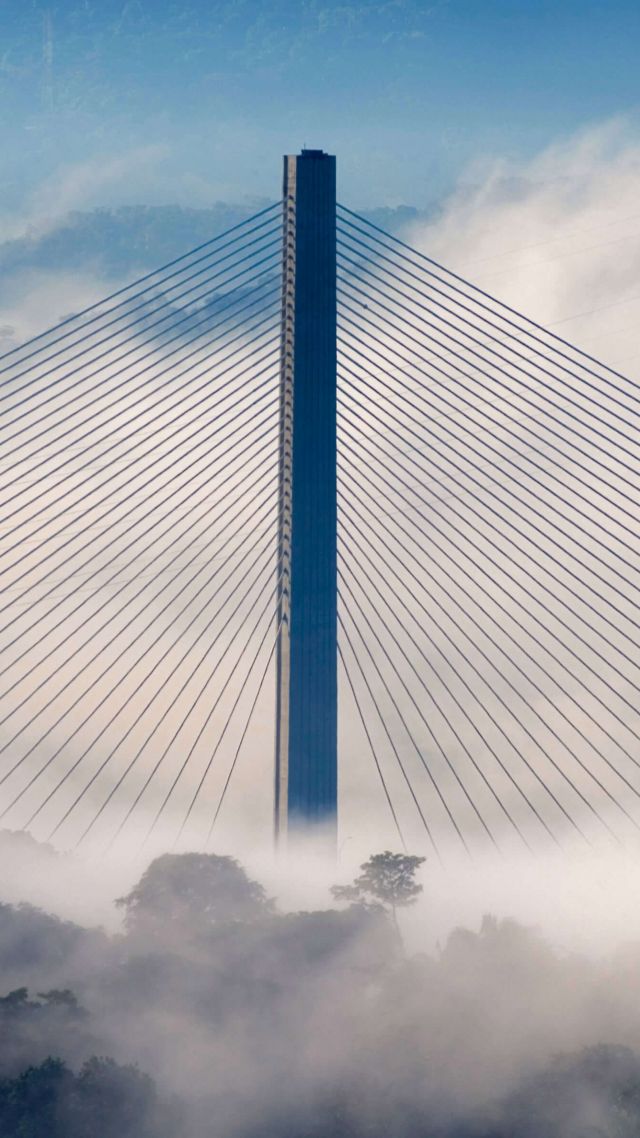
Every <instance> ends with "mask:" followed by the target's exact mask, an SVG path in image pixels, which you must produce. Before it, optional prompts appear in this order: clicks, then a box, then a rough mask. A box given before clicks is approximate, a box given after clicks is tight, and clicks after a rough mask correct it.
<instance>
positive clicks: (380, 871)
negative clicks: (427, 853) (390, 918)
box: [331, 850, 425, 915]
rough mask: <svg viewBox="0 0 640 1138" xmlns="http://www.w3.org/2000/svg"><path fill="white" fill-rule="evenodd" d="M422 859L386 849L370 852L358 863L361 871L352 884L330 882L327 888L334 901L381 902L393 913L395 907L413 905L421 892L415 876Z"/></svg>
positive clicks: (366, 903) (378, 903) (420, 886)
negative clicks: (371, 853) (370, 853)
mask: <svg viewBox="0 0 640 1138" xmlns="http://www.w3.org/2000/svg"><path fill="white" fill-rule="evenodd" d="M424 860H425V859H424V858H423V857H415V856H412V855H410V854H399V853H391V852H390V851H389V850H385V851H384V853H379V854H373V855H372V856H371V857H370V858H369V860H368V861H365V862H364V863H363V864H362V865H361V866H360V869H361V870H362V872H361V873H360V874H359V876H358V877H356V879H355V881H354V882H353V884H352V885H334V887H333V889H332V890H331V892H332V894H333V896H334V897H335V899H336V900H337V901H352V902H356V903H358V902H359V903H361V904H365V905H370V904H374V905H375V904H377V905H384V906H385V907H386V908H388V909H390V910H391V911H392V913H393V914H394V915H395V912H396V909H398V908H401V907H404V906H406V905H413V904H414V903H415V902H416V900H417V899H418V897H419V896H420V894H421V893H422V888H423V887H422V885H419V884H418V883H417V882H416V880H415V876H416V873H417V871H418V869H419V868H420V866H421V865H422V863H423V862H424Z"/></svg>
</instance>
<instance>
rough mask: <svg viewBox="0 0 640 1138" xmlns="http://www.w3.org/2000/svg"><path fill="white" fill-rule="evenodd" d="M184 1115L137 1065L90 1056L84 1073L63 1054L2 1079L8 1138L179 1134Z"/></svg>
mask: <svg viewBox="0 0 640 1138" xmlns="http://www.w3.org/2000/svg"><path fill="white" fill-rule="evenodd" d="M177 1122H178V1115H177V1111H176V1108H175V1106H173V1104H169V1105H167V1104H162V1103H160V1102H159V1100H158V1096H157V1093H156V1088H155V1084H154V1082H153V1080H152V1079H150V1078H149V1077H148V1076H147V1075H143V1074H141V1072H140V1071H138V1070H137V1068H136V1067H121V1066H119V1065H118V1064H117V1063H115V1062H114V1061H113V1059H96V1058H94V1059H89V1061H88V1062H87V1063H85V1064H84V1066H83V1067H82V1069H81V1071H80V1072H79V1074H78V1075H74V1073H73V1072H72V1071H70V1070H69V1068H68V1067H67V1066H66V1064H65V1063H63V1062H62V1061H61V1060H60V1059H51V1058H49V1059H46V1060H45V1062H44V1063H41V1064H40V1065H39V1066H37V1067H28V1068H27V1070H26V1071H23V1072H22V1074H20V1075H19V1076H18V1077H17V1078H15V1079H4V1080H2V1081H1V1082H0V1134H1V1135H2V1138H173V1135H174V1134H175V1126H176V1123H177Z"/></svg>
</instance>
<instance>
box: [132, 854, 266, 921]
mask: <svg viewBox="0 0 640 1138" xmlns="http://www.w3.org/2000/svg"><path fill="white" fill-rule="evenodd" d="M116 904H117V905H119V906H120V907H121V908H124V910H125V925H126V928H127V931H128V932H129V933H140V934H143V935H156V934H157V935H160V936H162V937H163V938H165V939H169V940H172V939H174V937H175V936H176V935H177V936H179V937H184V936H197V935H202V934H204V933H206V932H208V931H209V930H210V929H211V928H213V927H214V926H215V925H218V924H222V923H226V922H234V921H243V922H244V921H252V920H255V919H256V918H258V917H261V916H264V915H266V914H268V913H270V912H271V911H272V902H271V901H269V900H268V899H267V896H266V894H265V891H264V889H263V888H262V886H261V885H259V884H258V883H257V882H256V881H252V880H251V878H249V877H248V876H247V874H246V873H245V871H244V869H243V868H242V866H241V865H240V864H239V863H238V862H237V861H236V860H235V858H232V857H220V856H218V855H216V854H200V853H189V854H163V856H162V857H159V858H156V860H155V861H153V862H152V863H151V865H150V866H149V868H148V869H147V871H146V872H145V873H144V874H143V876H142V878H141V880H140V881H139V883H138V884H137V885H136V886H135V888H134V889H132V891H131V892H130V893H128V894H127V896H126V897H120V898H119V899H118V900H117V901H116Z"/></svg>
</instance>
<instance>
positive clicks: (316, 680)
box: [275, 150, 338, 838]
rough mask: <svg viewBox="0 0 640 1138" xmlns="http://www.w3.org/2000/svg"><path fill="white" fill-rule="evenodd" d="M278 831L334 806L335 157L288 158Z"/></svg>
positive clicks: (329, 817) (310, 153)
mask: <svg viewBox="0 0 640 1138" xmlns="http://www.w3.org/2000/svg"><path fill="white" fill-rule="evenodd" d="M283 198H284V254H283V256H284V261H283V299H282V365H281V367H282V370H281V388H280V400H281V402H280V490H279V493H280V498H279V548H278V561H279V565H278V570H279V580H280V589H279V614H278V615H279V634H278V652H277V693H276V764H275V765H276V780H275V782H276V785H275V826H276V835H277V837H279V838H282V837H284V836H285V835H286V833H287V832H288V831H290V830H291V828H292V827H293V828H296V827H298V826H308V825H312V824H322V825H323V827H324V828H325V829H326V831H328V833H329V834H331V832H332V831H335V827H336V815H337V719H338V717H337V567H336V562H337V553H336V544H337V504H336V163H335V158H334V157H332V156H331V155H328V154H324V153H323V152H322V151H318V150H303V151H302V153H301V154H300V155H296V156H287V157H285V160H284V194H283Z"/></svg>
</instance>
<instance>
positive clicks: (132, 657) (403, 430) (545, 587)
mask: <svg viewBox="0 0 640 1138" xmlns="http://www.w3.org/2000/svg"><path fill="white" fill-rule="evenodd" d="M281 268H282V206H281V203H276V204H275V205H273V206H271V207H269V208H268V209H265V210H262V211H261V212H260V213H258V214H256V215H255V216H254V217H251V218H248V219H247V220H246V221H244V222H243V223H242V224H240V225H238V226H235V227H234V228H233V229H231V230H228V231H227V232H226V233H224V234H221V235H220V236H219V237H217V238H215V239H214V240H212V241H209V242H207V243H206V244H204V245H201V246H199V247H198V248H197V249H195V250H193V251H192V252H191V253H189V254H187V255H185V256H184V257H181V258H178V259H176V260H174V261H172V262H171V263H169V264H167V265H164V266H162V268H160V269H158V270H157V271H156V272H154V273H150V274H148V275H147V276H145V277H143V278H142V279H141V280H139V281H136V282H135V283H133V284H131V285H129V286H127V287H126V288H124V289H120V290H119V291H118V292H116V293H114V294H112V295H111V296H110V297H108V298H107V299H106V300H105V301H102V302H100V303H99V304H96V305H93V306H91V307H90V308H87V309H85V311H84V312H82V313H80V314H78V315H74V316H71V317H69V318H68V319H66V320H63V321H62V323H59V324H58V325H57V326H56V327H55V328H52V329H51V330H49V331H48V332H46V333H44V334H42V335H40V336H37V337H35V338H34V339H32V340H31V341H29V342H28V343H27V344H24V345H22V346H21V347H20V348H17V349H15V350H14V351H13V352H11V353H8V354H7V355H5V356H4V357H3V358H2V359H1V360H0V406H1V407H2V411H3V414H2V424H1V427H0V438H1V440H2V452H1V453H2V464H3V487H4V489H3V515H2V522H1V528H0V551H1V554H2V563H1V565H0V574H1V576H0V580H1V582H2V598H1V601H0V606H1V611H0V621H1V624H2V662H1V665H0V824H4V825H11V826H21V827H25V828H30V829H31V828H32V829H33V830H34V832H35V833H36V834H37V836H38V837H44V838H47V839H49V838H50V839H55V840H56V841H59V842H61V843H62V844H65V845H72V846H75V847H79V846H84V845H85V843H86V844H87V845H89V844H94V845H95V846H96V847H97V848H99V849H104V848H109V847H111V846H112V845H113V844H114V843H115V842H116V841H117V840H119V839H122V840H123V841H124V840H127V839H130V838H131V837H133V839H134V841H140V842H142V843H143V844H144V843H146V842H147V841H149V840H150V839H153V840H158V839H159V840H161V841H163V842H164V843H165V844H166V842H167V841H170V842H173V843H174V844H176V843H189V844H191V845H193V844H196V845H199V846H201V847H204V848H206V847H207V844H208V843H209V842H210V841H211V840H212V836H213V833H214V828H215V827H216V825H218V826H219V825H220V823H219V818H220V815H221V812H222V811H223V808H225V809H226V815H225V816H226V819H227V821H230V823H231V824H235V823H236V820H237V819H238V818H239V812H240V811H243V810H245V809H246V801H245V799H246V797H248V796H247V794H246V791H247V788H250V789H251V793H252V794H254V796H255V795H256V794H257V793H258V790H257V789H256V788H258V787H259V794H260V802H261V806H260V810H261V814H262V819H263V822H264V826H265V831H266V832H268V831H269V829H270V820H271V813H272V771H271V769H270V763H271V759H272V739H273V734H272V732H273V715H274V707H275V700H274V691H273V686H274V651H275V645H276V639H277V635H278V626H277V620H278V616H277V614H278V611H279V606H278V597H279V594H280V590H281V589H282V587H283V582H282V581H281V580H280V579H279V575H278V573H279V570H278V559H277V512H278V480H279V474H280V463H281V456H280V451H279V446H280V434H279V425H280V422H279V420H280V383H279V378H280V351H281V327H280V325H281V304H282V278H281ZM338 298H339V303H338V347H339V356H338V407H339V413H338V485H339V534H338V538H339V571H338V598H339V656H340V662H341V677H340V684H341V686H340V714H341V760H340V761H341V772H342V775H343V776H344V775H345V772H349V771H351V770H356V769H357V770H358V772H359V774H358V777H359V778H360V777H362V779H363V780H365V781H366V786H365V784H364V782H362V783H360V784H359V786H358V801H359V802H361V801H362V799H363V798H364V799H365V801H366V803H367V808H368V807H369V806H371V808H372V809H373V810H374V811H375V810H378V811H379V813H378V814H376V815H375V817H376V819H377V820H378V821H379V826H380V827H381V828H384V827H387V828H388V832H389V837H388V838H387V839H385V841H386V843H387V844H389V843H390V842H391V841H392V840H395V841H398V842H400V843H401V844H402V845H403V846H405V847H407V848H408V847H409V846H411V847H415V848H428V849H430V850H431V852H432V853H433V855H435V856H436V857H439V858H441V857H443V856H444V855H445V853H446V852H447V851H449V850H451V849H454V850H455V849H459V850H461V851H463V852H464V853H470V854H471V853H474V852H475V851H477V850H479V849H481V848H487V847H488V848H491V849H499V850H507V849H508V850H510V849H512V848H518V847H523V848H527V849H534V848H537V847H538V846H540V844H541V843H546V844H551V845H558V846H562V847H564V846H565V845H566V844H567V843H570V842H573V841H578V842H592V841H594V840H597V839H598V837H599V836H604V837H606V839H607V840H609V841H612V842H616V843H619V842H625V841H627V840H628V839H633V838H634V836H635V835H636V834H637V832H638V830H639V829H640V810H639V808H638V799H639V798H640V746H639V744H640V719H639V716H638V705H639V704H638V693H639V685H640V656H639V654H638V647H639V646H640V617H639V611H638V586H639V583H640V577H639V574H638V569H639V566H640V562H639V558H640V541H639V538H638V522H639V520H640V507H639V506H638V500H639V499H638V490H639V489H640V465H639V462H638V438H637V418H638V411H639V408H640V399H639V398H638V395H637V392H636V388H635V385H634V384H633V383H632V382H631V381H630V380H628V379H625V378H624V377H623V376H620V375H618V374H617V373H615V372H613V371H611V370H610V369H608V368H606V367H605V366H604V365H602V364H600V363H598V362H597V361H596V360H594V359H592V358H590V357H589V356H587V355H585V354H584V353H582V352H580V351H578V350H577V349H576V348H574V347H572V346H571V345H570V344H568V343H566V342H565V341H563V340H561V339H559V338H558V337H557V336H554V335H552V334H550V333H549V332H547V331H545V329H543V328H541V327H539V326H537V325H536V324H534V323H533V322H532V321H530V320H527V319H526V318H525V317H523V316H522V315H520V314H519V313H517V312H515V311H514V310H512V309H510V308H508V307H507V306H506V305H505V304H503V303H501V302H499V301H497V300H495V299H493V298H492V297H490V296H488V295H487V294H485V293H484V292H482V291H481V290H479V289H477V288H475V287H474V286H472V285H471V284H469V283H468V282H466V281H464V280H463V279H461V278H460V277H458V276H456V275H455V274H453V273H451V272H450V271H448V270H447V269H445V268H444V267H443V266H441V265H439V264H437V263H436V262H434V261H433V260H430V259H429V258H428V257H426V256H424V255H423V254H421V253H419V252H418V251H416V250H415V249H412V248H410V247H409V246H408V245H406V244H404V243H403V242H402V241H400V240H398V239H397V238H396V237H393V236H391V235H389V234H387V233H385V232H384V231H383V230H381V229H380V228H378V227H377V226H375V225H373V224H372V223H371V222H370V221H367V220H365V219H364V218H362V217H360V216H359V215H357V214H355V213H353V212H352V211H351V210H348V209H346V208H344V207H339V211H338ZM294 587H295V583H294ZM265 739H266V740H267V744H266V746H265ZM243 756H244V762H241V761H240V760H241V759H242V758H243ZM263 760H266V762H265V763H264V767H262V766H260V764H261V763H262V762H263ZM365 760H366V763H367V766H366V767H365V766H364V765H363V762H364V761H365ZM358 764H360V766H358ZM242 771H244V778H243V777H242V774H241V772H242ZM260 777H262V779H263V782H262V784H260ZM343 784H344V786H345V787H348V785H349V779H348V778H346V777H343ZM344 794H347V790H345V791H344ZM225 804H226V805H225ZM360 809H361V807H360ZM392 835H393V837H392Z"/></svg>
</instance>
